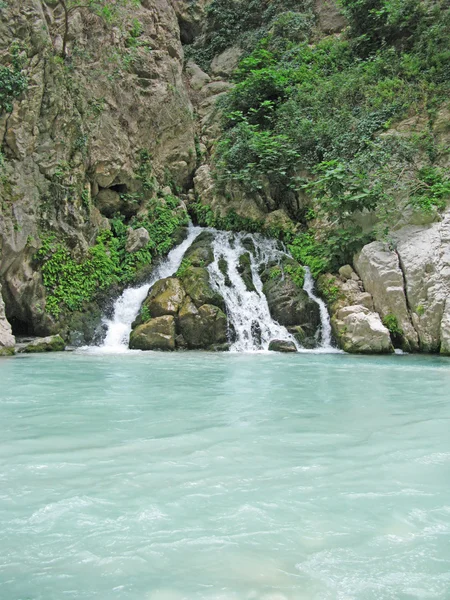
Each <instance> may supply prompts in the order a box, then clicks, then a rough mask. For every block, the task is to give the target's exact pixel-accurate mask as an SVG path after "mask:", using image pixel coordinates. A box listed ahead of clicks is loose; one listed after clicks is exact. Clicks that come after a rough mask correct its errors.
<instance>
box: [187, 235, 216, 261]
mask: <svg viewBox="0 0 450 600" xmlns="http://www.w3.org/2000/svg"><path fill="white" fill-rule="evenodd" d="M213 239H214V238H213V234H212V233H210V232H208V231H204V232H203V233H201V234H200V235H199V236H198V238H197V239H196V240H195V241H194V242H193V244H192V245H191V246H190V247H189V248H188V250H186V252H185V254H184V257H183V260H187V261H189V262H190V264H191V265H192V266H194V267H207V266H208V265H210V264H211V263H212V262H213V261H214V252H213V249H212V242H213Z"/></svg>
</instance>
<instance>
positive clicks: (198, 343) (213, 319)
mask: <svg viewBox="0 0 450 600" xmlns="http://www.w3.org/2000/svg"><path fill="white" fill-rule="evenodd" d="M178 326H179V330H180V332H181V335H182V336H183V339H184V340H185V341H186V344H187V347H188V348H190V349H211V348H214V347H215V346H218V345H221V344H225V343H226V342H227V318H226V315H225V314H224V313H223V311H222V310H221V309H220V308H219V307H217V306H213V305H211V304H204V305H202V306H200V308H197V307H196V306H195V304H194V303H193V302H192V300H191V299H190V298H189V297H186V299H185V301H184V303H183V306H182V307H181V309H180V313H179V316H178Z"/></svg>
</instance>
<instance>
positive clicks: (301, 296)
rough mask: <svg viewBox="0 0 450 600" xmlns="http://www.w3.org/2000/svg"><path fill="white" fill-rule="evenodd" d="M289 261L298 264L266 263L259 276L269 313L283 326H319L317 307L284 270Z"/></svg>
mask: <svg viewBox="0 0 450 600" xmlns="http://www.w3.org/2000/svg"><path fill="white" fill-rule="evenodd" d="M291 263H292V266H295V267H298V266H299V265H298V264H297V263H295V261H286V262H285V264H284V265H281V266H278V265H268V267H267V269H266V270H265V271H264V273H263V274H262V276H261V279H262V281H263V282H264V286H263V292H264V294H265V295H266V298H267V303H268V305H269V309H270V314H271V315H272V318H273V319H275V321H277V322H278V323H280V325H284V326H285V327H288V326H294V325H300V326H302V327H303V326H305V325H308V326H311V327H313V328H314V329H317V328H318V327H319V326H320V311H319V307H318V305H317V303H316V302H314V301H313V300H311V298H310V297H309V296H308V294H307V293H306V292H305V290H303V289H301V288H300V287H299V286H298V285H297V284H296V283H294V280H293V279H292V277H291V275H289V273H287V272H286V271H285V268H286V267H287V266H288V265H290V264H291ZM283 269H284V272H283Z"/></svg>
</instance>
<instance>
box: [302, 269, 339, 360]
mask: <svg viewBox="0 0 450 600" xmlns="http://www.w3.org/2000/svg"><path fill="white" fill-rule="evenodd" d="M303 268H304V269H305V283H304V285H303V289H304V290H305V292H306V293H307V294H308V296H309V297H310V298H311V300H314V302H315V303H316V304H317V305H318V306H319V310H320V323H321V340H320V348H323V349H324V350H331V349H332V345H331V323H330V315H329V314H328V309H327V305H326V304H325V302H324V301H323V300H322V298H319V297H318V296H316V294H315V293H314V279H313V276H312V275H311V271H310V270H309V268H308V267H303Z"/></svg>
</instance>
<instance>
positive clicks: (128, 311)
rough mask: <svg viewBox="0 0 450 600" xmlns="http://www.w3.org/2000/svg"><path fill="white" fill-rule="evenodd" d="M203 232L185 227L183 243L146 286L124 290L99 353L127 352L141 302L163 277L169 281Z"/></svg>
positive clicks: (174, 250)
mask: <svg viewBox="0 0 450 600" xmlns="http://www.w3.org/2000/svg"><path fill="white" fill-rule="evenodd" d="M201 231H203V229H202V228H201V227H194V226H193V225H192V224H190V225H189V229H188V235H187V237H186V239H185V240H184V241H183V242H182V243H181V244H180V245H179V246H177V247H176V248H173V250H171V252H169V254H168V255H167V257H166V258H165V259H164V260H163V261H162V262H161V263H160V264H159V265H158V267H157V268H156V270H155V271H154V273H153V274H152V277H151V279H150V281H149V282H148V283H145V284H144V285H141V286H139V287H136V288H128V289H126V290H125V291H124V292H123V294H122V295H121V296H120V297H119V298H118V299H117V300H116V303H115V305H114V313H113V317H112V319H108V320H107V321H106V323H105V324H106V328H107V332H106V336H105V339H104V342H103V345H102V346H101V349H102V350H103V351H110V352H117V351H123V350H124V349H126V348H128V340H129V337H130V333H131V325H132V323H133V321H134V320H135V318H136V317H137V315H138V313H139V309H140V308H141V304H142V302H143V301H144V300H145V298H146V297H147V293H148V290H149V289H150V288H151V286H152V285H153V284H154V283H156V282H157V281H159V280H160V279H164V278H165V277H170V275H173V273H175V271H176V270H177V269H178V267H179V266H180V264H181V261H182V259H183V255H184V253H185V252H186V250H187V249H188V248H189V246H190V245H191V244H192V242H193V241H194V240H195V238H196V237H198V235H199V234H200V233H201Z"/></svg>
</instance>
